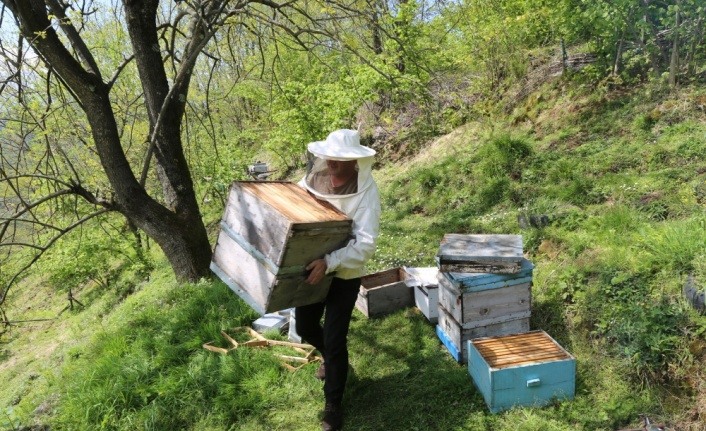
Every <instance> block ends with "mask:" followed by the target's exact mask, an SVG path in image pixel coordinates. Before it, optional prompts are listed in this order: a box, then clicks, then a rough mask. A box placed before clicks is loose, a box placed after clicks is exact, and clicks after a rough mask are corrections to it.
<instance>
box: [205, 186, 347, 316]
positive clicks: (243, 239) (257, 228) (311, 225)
mask: <svg viewBox="0 0 706 431" xmlns="http://www.w3.org/2000/svg"><path fill="white" fill-rule="evenodd" d="M351 224H352V221H351V220H350V219H349V218H348V217H346V215H345V214H343V213H342V212H340V211H338V210H337V209H336V208H334V207H333V206H332V205H330V204H329V203H327V202H324V201H320V200H318V199H316V198H314V197H313V196H311V195H310V194H309V193H308V192H307V191H306V190H304V189H303V188H301V187H299V186H298V185H296V184H294V183H290V182H275V181H272V182H270V181H267V182H265V181H242V182H234V183H233V184H232V185H231V188H230V192H229V195H228V201H227V203H226V208H225V211H224V214H223V219H222V220H221V231H220V233H219V235H218V241H217V243H216V247H215V249H214V252H213V258H212V262H211V269H212V270H213V272H214V273H216V275H218V276H219V277H220V278H221V279H222V280H223V281H224V282H225V283H226V284H227V285H228V286H229V287H230V288H231V289H232V290H233V291H234V292H235V293H237V294H238V295H239V296H240V297H241V298H243V299H244V300H245V301H246V302H247V303H248V304H250V306H251V307H253V309H255V310H256V311H257V312H259V313H260V314H265V313H269V312H273V311H278V310H283V309H286V308H291V307H296V306H300V305H306V304H312V303H315V302H318V301H321V300H323V299H324V298H325V297H326V293H327V292H328V287H329V285H330V284H331V279H332V276H331V275H328V276H326V277H325V278H324V279H323V280H322V281H321V282H320V283H318V284H317V285H313V286H312V285H309V284H307V283H305V281H304V280H305V279H306V274H305V272H306V270H305V267H306V265H308V264H309V262H311V261H313V260H315V259H319V258H321V257H323V256H324V255H325V254H326V253H329V252H331V251H333V250H336V249H338V248H340V247H342V246H343V245H345V243H346V242H347V241H348V240H349V238H350V235H351Z"/></svg>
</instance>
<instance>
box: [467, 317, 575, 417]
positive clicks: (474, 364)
mask: <svg viewBox="0 0 706 431" xmlns="http://www.w3.org/2000/svg"><path fill="white" fill-rule="evenodd" d="M466 347H467V350H468V373H469V374H470V375H471V378H472V379H473V383H474V384H475V386H476V387H477V388H478V390H479V391H480V393H481V394H482V395H483V398H484V399H485V402H486V404H487V405H488V408H489V409H490V411H491V412H493V413H497V412H500V411H503V410H507V409H510V408H512V407H516V406H544V405H547V404H549V403H551V402H553V401H554V400H569V399H573V397H574V393H575V385H576V360H575V359H574V357H573V356H572V355H571V354H569V353H568V352H567V351H566V350H564V348H563V347H561V346H560V345H559V344H558V343H557V342H556V341H555V340H554V339H553V338H552V337H550V336H549V335H548V334H547V333H546V332H544V331H530V332H526V333H523V334H513V335H506V336H499V337H487V338H479V339H474V340H468V341H467V346H466Z"/></svg>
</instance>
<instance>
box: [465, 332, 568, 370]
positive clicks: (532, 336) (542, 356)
mask: <svg viewBox="0 0 706 431" xmlns="http://www.w3.org/2000/svg"><path fill="white" fill-rule="evenodd" d="M471 343H473V345H474V346H475V348H476V349H478V352H480V354H481V355H482V356H483V358H484V359H485V360H486V361H487V362H488V365H489V366H490V367H492V368H495V369H502V368H508V367H516V366H522V365H530V364H535V363H542V362H549V361H560V360H565V359H573V356H571V354H569V352H567V351H566V350H564V348H563V347H561V346H560V345H559V344H557V342H556V341H554V339H552V338H551V337H550V336H549V335H547V333H545V332H544V331H531V332H527V333H524V334H513V335H505V336H500V337H488V338H480V339H476V340H471Z"/></svg>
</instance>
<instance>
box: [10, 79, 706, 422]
mask: <svg viewBox="0 0 706 431" xmlns="http://www.w3.org/2000/svg"><path fill="white" fill-rule="evenodd" d="M705 106H706V90H703V88H702V87H699V86H694V87H686V88H683V89H681V90H678V91H675V92H672V93H669V92H665V91H657V90H655V88H653V87H650V86H644V87H637V88H631V89H618V90H616V89H612V90H608V89H607V87H606V88H603V87H598V88H596V87H591V88H581V87H579V86H569V85H566V84H565V83H563V82H560V81H556V82H550V83H548V84H545V85H544V86H543V87H540V88H538V89H537V91H536V92H534V93H532V94H530V95H529V96H528V97H527V98H525V99H524V100H522V101H519V102H517V103H516V106H514V108H513V109H512V110H508V111H507V112H509V114H506V115H499V114H497V115H495V116H493V117H492V120H491V119H485V120H483V121H476V122H471V123H468V124H466V125H464V126H462V127H460V128H458V129H456V130H455V131H453V132H452V133H451V134H449V135H447V136H444V137H442V138H440V139H438V140H436V141H435V142H433V143H430V144H429V145H428V146H426V147H425V148H423V149H422V150H421V152H420V153H418V154H416V155H415V156H414V157H411V158H409V159H404V160H399V161H395V162H394V163H393V162H389V161H381V163H380V166H379V169H378V171H377V174H376V178H377V179H378V182H379V184H380V187H381V190H382V194H383V208H384V215H383V220H382V235H381V237H380V245H379V250H378V253H377V255H376V257H375V258H374V261H373V262H372V264H371V265H370V271H375V270H379V269H386V268H391V267H395V266H399V265H408V266H431V265H433V256H434V254H435V252H436V250H437V248H438V244H439V240H440V239H441V237H442V235H443V234H444V233H449V232H467V233H519V234H522V235H523V238H524V244H525V251H526V254H527V257H528V258H529V259H531V260H532V261H533V262H534V264H535V266H536V269H535V273H534V277H535V278H534V286H533V292H532V294H533V308H532V313H533V314H532V320H531V326H532V328H533V329H544V330H546V331H547V332H548V333H549V334H550V335H552V336H553V337H555V338H556V339H557V340H558V341H559V342H560V343H561V344H562V345H563V346H564V347H565V348H567V350H569V351H570V352H571V353H573V354H574V355H575V356H576V358H577V362H578V367H577V373H578V375H577V394H576V399H575V400H574V401H572V402H564V403H557V404H555V405H552V406H549V407H546V408H542V409H515V410H512V411H510V412H507V413H503V414H498V415H492V414H490V413H488V411H487V409H486V407H485V405H484V403H483V400H482V397H481V396H480V395H479V394H478V393H477V392H476V391H475V389H474V388H473V385H472V383H471V380H470V378H469V376H468V374H467V371H466V369H465V368H464V367H463V366H461V365H458V364H456V363H455V362H454V361H453V360H452V359H451V357H450V356H449V355H448V354H447V353H446V352H445V351H444V349H443V348H442V347H441V345H440V343H439V342H438V340H437V339H436V336H435V335H434V331H433V327H432V325H430V324H429V323H428V322H426V320H425V319H424V317H423V316H422V315H421V314H420V313H419V312H417V311H415V310H414V309H409V310H403V311H400V312H398V313H395V314H394V315H391V316H388V317H386V318H382V319H373V320H368V319H366V318H364V317H363V316H362V315H361V314H360V313H358V312H356V313H355V314H354V320H353V324H352V328H351V334H350V337H349V338H350V344H351V361H352V368H353V373H352V376H351V379H350V382H349V383H350V384H349V389H348V391H347V399H346V406H347V409H348V411H349V414H348V420H347V426H346V429H349V430H370V431H378V430H383V429H384V430H391V431H397V430H399V431H402V430H405V431H408V430H493V431H500V430H507V431H509V430H615V429H618V428H620V427H630V426H632V427H637V426H638V425H639V424H640V423H641V422H640V415H642V414H646V415H648V416H649V417H650V419H652V420H653V421H663V422H667V423H669V424H670V425H672V426H673V428H674V429H679V430H690V429H691V430H699V429H703V428H702V425H701V424H702V423H705V422H706V407H704V405H706V379H705V378H704V371H703V363H704V355H705V354H706V341H705V340H704V330H706V318H704V317H703V316H699V315H698V314H697V313H696V312H694V311H693V310H692V309H691V308H690V307H689V305H688V304H687V303H686V302H685V301H684V300H683V298H682V293H681V288H682V286H683V284H684V282H685V280H686V277H687V274H689V273H691V274H693V277H694V278H695V280H697V283H698V282H700V283H701V285H706V264H705V263H704V262H705V261H706V259H704V258H705V257H706V216H704V204H705V203H706V186H704V179H705V178H706V159H705V158H704V155H705V154H704V152H705V151H706V108H705ZM510 111H511V112H510ZM531 215H546V216H547V220H548V224H547V225H546V226H541V227H527V228H522V227H521V226H520V224H519V223H518V216H525V217H529V216H531ZM155 259H156V264H155V267H156V269H154V270H153V271H152V272H151V274H150V276H149V277H148V278H140V277H133V278H130V279H129V280H126V281H124V284H123V286H124V285H126V284H128V285H130V289H129V291H128V292H126V291H125V290H121V291H118V292H115V291H114V290H106V289H102V288H101V287H100V286H99V285H97V284H87V285H85V286H83V287H82V288H81V289H78V290H75V291H74V292H73V293H74V294H75V295H76V296H77V297H79V298H81V299H82V301H83V302H85V305H86V307H85V308H81V307H79V308H77V309H75V310H73V311H65V312H63V313H62V314H60V315H59V316H58V317H57V318H56V319H55V320H50V321H44V322H30V323H24V324H18V325H16V326H13V327H11V328H10V329H9V330H8V331H6V332H5V333H3V334H2V339H1V340H2V344H0V381H2V382H3V390H1V391H0V429H9V430H12V429H53V430H54V429H56V430H69V429H76V430H89V429H90V430H93V429H108V430H136V429H145V430H148V429H149V430H172V429H189V430H223V429H233V430H236V429H237V430H263V429H264V430H316V429H319V428H318V427H319V425H318V414H319V411H320V410H321V408H322V403H321V383H320V382H319V381H318V380H316V379H314V377H313V372H314V370H315V368H316V365H315V364H312V365H309V366H307V367H305V368H303V369H301V370H300V371H298V372H294V373H292V372H289V371H286V370H285V369H283V368H281V367H280V366H279V364H278V363H277V361H276V360H275V359H274V358H273V356H272V354H271V353H272V352H270V351H268V350H258V349H238V350H236V351H233V352H231V353H230V354H229V355H227V356H221V355H218V354H216V353H212V352H208V351H205V350H204V349H202V348H201V344H202V343H204V342H207V341H215V342H216V343H219V344H223V345H225V340H223V339H222V338H221V336H220V331H221V330H222V329H229V328H235V327H238V326H242V325H248V324H250V322H251V321H252V320H253V319H254V318H255V317H256V316H255V315H254V313H253V312H252V311H251V310H249V309H248V307H247V306H245V305H244V304H243V303H242V302H241V301H240V300H239V299H238V298H237V297H236V296H235V295H234V294H232V293H231V292H230V291H229V290H228V288H227V287H225V286H224V285H223V284H222V283H220V282H218V281H212V282H203V283H200V284H197V285H189V286H183V287H176V285H175V282H174V280H173V277H172V276H171V274H170V272H169V268H168V265H167V264H166V262H163V261H160V260H159V259H160V258H158V257H155ZM45 278H46V277H42V276H39V275H34V276H32V277H31V279H30V280H27V281H26V284H25V286H23V288H22V289H16V290H14V291H12V292H13V295H14V296H13V297H12V298H11V301H12V305H13V308H12V310H13V317H14V318H16V319H17V320H26V319H38V318H52V319H53V318H55V317H56V316H57V314H58V313H59V312H60V311H61V309H62V308H63V307H64V305H66V302H65V300H64V299H63V297H59V294H58V293H52V292H55V291H54V290H53V289H50V288H48V287H45V286H46V285H47V283H46V280H45ZM130 292H133V293H131V294H128V293H130ZM62 295H63V294H62ZM43 426H46V428H43ZM23 427H24V428H23ZM31 427H34V428H31Z"/></svg>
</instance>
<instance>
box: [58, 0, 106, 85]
mask: <svg viewBox="0 0 706 431" xmlns="http://www.w3.org/2000/svg"><path fill="white" fill-rule="evenodd" d="M44 1H45V2H46V3H47V5H48V6H49V9H51V11H52V13H53V14H54V15H56V16H57V17H58V18H59V23H60V25H61V29H62V30H63V31H64V34H66V37H68V38H69V41H70V42H71V46H73V48H74V49H75V50H76V52H77V53H78V56H79V57H80V58H81V59H82V60H83V62H84V63H85V65H86V66H87V67H88V71H89V72H90V73H93V74H94V75H96V76H97V77H99V78H100V76H101V75H100V70H99V69H98V64H96V60H95V59H94V58H93V55H92V54H91V51H90V50H89V49H88V47H87V46H86V43H85V42H84V41H83V39H82V38H81V36H80V35H79V34H78V30H76V28H75V27H74V26H73V24H72V23H71V20H70V19H69V18H68V17H67V16H66V11H65V10H64V8H62V7H61V5H60V4H59V2H58V1H57V0H44Z"/></svg>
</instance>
